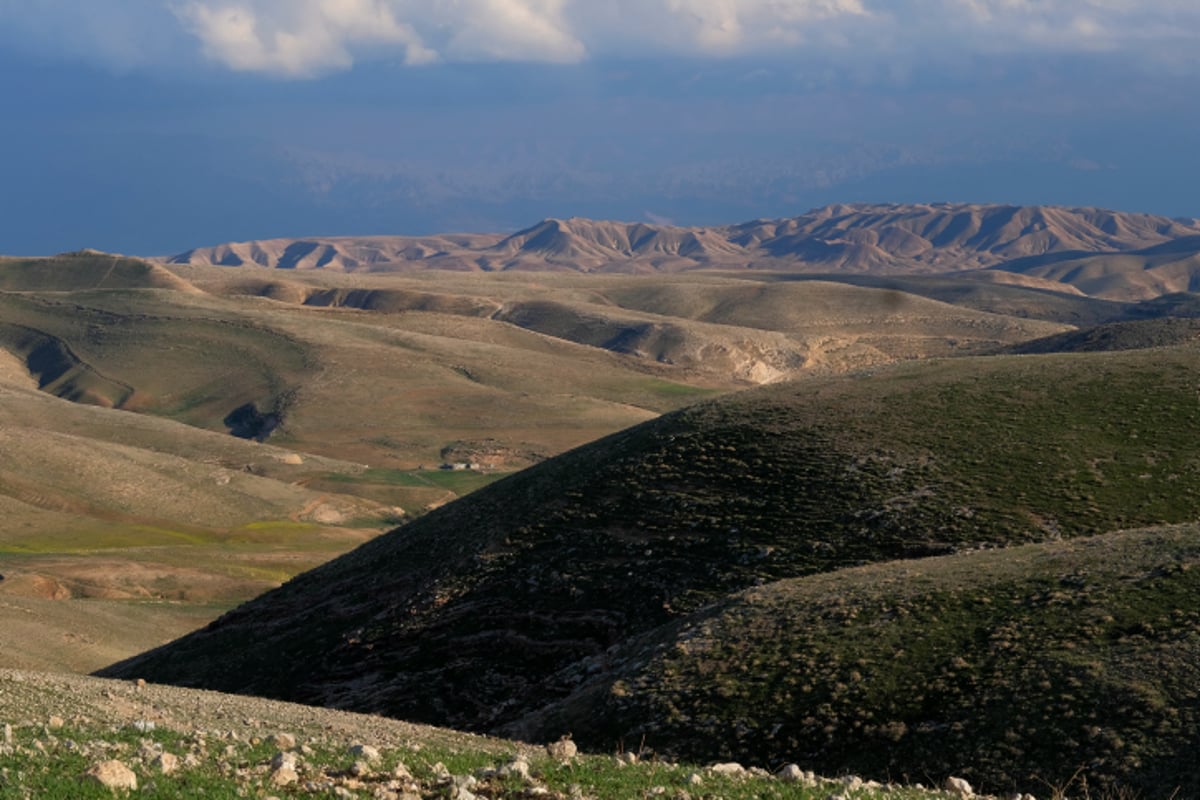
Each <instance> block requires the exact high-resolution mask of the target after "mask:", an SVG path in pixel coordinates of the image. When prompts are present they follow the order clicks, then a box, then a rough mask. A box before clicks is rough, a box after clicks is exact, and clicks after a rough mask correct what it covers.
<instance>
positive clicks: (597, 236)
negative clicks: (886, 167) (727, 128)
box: [170, 203, 1200, 274]
mask: <svg viewBox="0 0 1200 800" xmlns="http://www.w3.org/2000/svg"><path fill="white" fill-rule="evenodd" d="M1197 234H1200V227H1198V226H1197V224H1196V223H1195V221H1193V220H1172V219H1167V218H1164V217H1154V216H1150V215H1146V214H1128V213H1121V212H1112V211H1105V210H1101V209H1093V208H1055V207H1038V206H1031V207H1015V206H989V205H966V204H948V203H938V204H923V205H838V206H830V207H827V208H821V209H815V210H813V211H810V212H808V213H807V214H803V215H801V216H798V217H794V218H791V219H781V220H756V221H753V222H746V223H743V224H740V225H726V226H717V227H711V228H677V227H669V226H660V225H648V224H645V223H623V222H609V221H595V220H588V219H568V220H559V219H548V220H544V221H543V222H541V223H538V224H537V225H534V226H533V227H531V228H528V229H526V230H523V231H519V232H517V233H514V234H512V235H510V236H508V237H504V238H500V237H491V236H476V237H466V236H453V237H433V238H417V237H369V238H362V239H319V240H300V241H283V240H273V241H266V242H245V243H240V244H225V245H219V246H217V247H211V248H198V249H195V250H190V251H188V252H187V253H183V254H181V255H179V256H175V257H174V258H172V259H170V263H176V264H220V265H228V266H240V265H246V264H252V265H258V266H263V267H275V268H283V269H295V268H312V269H330V270H338V271H355V270H375V271H380V270H399V271H406V270H412V269H427V268H433V269H459V270H484V271H503V270H512V269H516V270H531V271H544V270H558V271H582V272H629V273H644V272H677V271H682V270H691V269H697V268H713V267H726V268H728V267H737V268H744V267H747V266H753V267H757V268H765V269H772V270H782V271H799V272H815V271H821V272H838V273H850V274H854V273H887V274H913V273H933V272H946V271H956V270H964V269H976V268H980V267H988V266H993V265H996V264H999V263H1001V262H1004V261H1008V260H1012V259H1016V258H1022V257H1026V256H1039V255H1042V254H1046V253H1066V252H1073V253H1078V254H1087V253H1098V252H1119V251H1127V250H1138V249H1142V248H1146V247H1151V246H1155V245H1160V244H1162V243H1164V242H1169V241H1171V240H1174V239H1178V238H1180V237H1184V236H1195V235H1197Z"/></svg>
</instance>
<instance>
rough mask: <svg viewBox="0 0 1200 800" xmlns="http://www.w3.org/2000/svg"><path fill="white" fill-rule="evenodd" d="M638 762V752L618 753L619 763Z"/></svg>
mask: <svg viewBox="0 0 1200 800" xmlns="http://www.w3.org/2000/svg"><path fill="white" fill-rule="evenodd" d="M637 762H638V757H637V753H618V754H617V763H618V764H636V763H637Z"/></svg>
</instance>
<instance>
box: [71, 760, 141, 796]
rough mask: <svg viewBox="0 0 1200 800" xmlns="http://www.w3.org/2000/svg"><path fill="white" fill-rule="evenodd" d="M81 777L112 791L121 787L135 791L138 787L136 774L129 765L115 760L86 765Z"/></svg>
mask: <svg viewBox="0 0 1200 800" xmlns="http://www.w3.org/2000/svg"><path fill="white" fill-rule="evenodd" d="M83 777H84V778H86V779H88V780H90V781H93V782H94V783H98V784H100V785H101V786H104V787H107V788H109V789H112V790H113V791H119V790H122V789H128V790H130V791H136V790H137V788H138V781H137V775H135V774H133V770H131V769H130V768H129V767H127V766H125V765H124V764H122V763H121V762H120V761H116V760H113V761H102V762H100V763H99V764H93V765H92V766H90V767H88V769H87V772H85V773H83Z"/></svg>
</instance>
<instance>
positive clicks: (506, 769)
mask: <svg viewBox="0 0 1200 800" xmlns="http://www.w3.org/2000/svg"><path fill="white" fill-rule="evenodd" d="M512 775H516V776H517V777H518V778H521V779H522V780H529V762H528V761H526V760H525V757H524V756H517V757H516V758H514V759H513V760H512V761H510V762H508V763H507V764H505V765H504V766H503V767H501V768H500V777H502V778H507V777H509V776H512Z"/></svg>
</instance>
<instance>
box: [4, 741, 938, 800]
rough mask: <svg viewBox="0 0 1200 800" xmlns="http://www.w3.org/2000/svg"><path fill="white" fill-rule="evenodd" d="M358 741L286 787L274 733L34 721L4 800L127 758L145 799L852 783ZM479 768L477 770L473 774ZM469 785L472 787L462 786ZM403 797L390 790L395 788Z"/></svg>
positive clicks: (776, 788)
mask: <svg viewBox="0 0 1200 800" xmlns="http://www.w3.org/2000/svg"><path fill="white" fill-rule="evenodd" d="M350 744H351V743H350V742H345V741H336V740H334V739H332V738H323V737H318V738H313V739H310V740H305V739H304V738H303V737H301V738H300V739H299V741H298V743H297V748H296V749H295V750H294V752H295V754H296V756H297V760H298V767H297V768H296V772H297V773H298V780H297V781H296V782H295V783H292V784H290V785H277V784H276V783H274V782H273V780H272V773H273V766H272V764H271V762H272V759H273V757H274V756H275V755H276V753H279V752H280V748H279V746H278V745H277V744H276V743H274V742H273V741H272V738H271V733H268V732H264V733H263V734H262V735H261V736H254V737H250V736H248V735H246V734H241V735H238V734H235V733H233V732H217V731H207V732H206V731H194V732H190V733H180V732H177V731H173V730H164V729H154V730H149V731H142V730H139V729H138V728H137V727H135V726H132V725H129V726H123V727H112V726H110V727H104V726H100V725H96V724H81V723H78V722H75V723H72V726H71V727H62V728H57V729H51V728H50V727H49V726H47V725H43V724H38V725H26V726H21V727H17V728H15V730H14V736H13V743H12V744H11V745H5V744H3V743H2V742H0V798H2V799H4V800H7V799H8V798H12V799H13V800H17V799H18V798H19V799H20V800H24V799H25V798H39V799H48V800H57V799H59V798H61V799H62V800H67V799H68V798H70V800H77V799H78V800H89V799H91V798H95V799H96V800H99V799H100V798H105V799H107V798H111V797H113V796H114V794H116V795H117V796H120V795H121V794H127V793H124V792H114V791H113V790H111V789H108V788H105V787H103V786H101V785H100V784H99V783H96V782H94V781H92V780H90V779H87V778H85V777H84V774H85V773H86V772H87V770H88V769H89V768H90V767H91V766H92V765H94V764H97V763H100V762H105V761H109V760H119V761H120V762H121V763H122V764H124V765H125V766H127V767H128V768H130V769H131V770H132V771H133V772H134V774H135V775H136V776H137V783H138V789H137V791H136V796H138V797H144V798H164V800H165V799H166V798H179V797H199V796H203V797H205V798H216V799H217V800H224V799H225V798H229V799H230V800H232V799H233V798H244V797H264V796H267V795H271V796H275V797H280V798H283V797H334V796H338V797H363V798H370V797H381V796H407V797H421V798H450V797H455V796H460V797H467V796H471V795H473V796H476V797H480V798H492V799H493V800H504V798H514V800H515V798H526V797H531V796H540V797H545V798H550V799H551V800H566V798H596V799H597V800H602V799H603V798H651V797H670V798H682V797H695V798H713V800H715V799H716V798H723V799H724V800H750V799H751V798H755V799H758V798H762V799H763V800H765V799H766V798H772V799H774V798H778V799H779V800H817V799H818V798H824V797H827V796H828V795H829V794H830V793H831V791H833V790H834V789H835V788H837V787H838V786H839V785H840V782H832V781H830V782H825V783H823V784H822V785H820V786H804V785H801V784H788V783H783V782H781V781H779V780H777V779H775V778H772V777H768V776H766V775H765V774H756V775H744V776H726V775H719V774H715V773H712V772H710V771H707V770H705V769H703V768H700V767H693V766H687V765H679V764H664V763H656V762H642V763H636V764H624V763H621V762H620V761H619V760H618V759H615V758H612V757H607V756H581V757H577V758H575V759H572V760H571V761H568V762H560V761H556V760H553V759H551V758H549V757H548V756H547V755H544V754H543V755H537V756H534V757H532V758H528V760H527V764H528V769H529V777H522V776H520V775H516V774H496V773H497V772H498V771H500V770H501V768H502V767H503V766H504V765H506V764H511V763H512V762H513V759H514V758H515V757H516V756H517V748H516V745H513V746H512V747H511V748H508V749H507V752H504V751H505V749H506V748H503V747H500V748H497V747H496V746H495V744H496V743H492V746H490V747H489V748H488V749H487V750H485V749H482V748H471V747H452V746H446V745H435V746H429V745H423V744H422V743H420V742H410V743H409V744H408V745H407V746H406V747H401V748H394V749H385V750H383V751H382V752H381V758H380V759H379V760H378V761H375V762H370V763H369V764H367V766H368V767H369V769H368V770H367V771H363V770H362V769H361V767H359V768H356V766H355V762H356V761H359V762H362V758H361V757H360V756H356V755H354V754H353V753H351V751H350V747H349V746H350ZM163 753H166V754H168V758H169V757H170V756H175V757H176V759H177V760H178V761H177V766H175V767H174V768H173V769H171V770H170V771H164V769H163V766H162V761H161V754H163ZM468 776H469V777H468ZM456 784H457V785H460V786H461V785H465V786H467V787H468V791H469V792H470V793H471V795H460V794H456V789H455V786H456ZM388 792H391V793H394V794H385V793H388ZM852 796H853V797H855V798H859V799H860V800H872V799H873V798H882V797H889V798H897V799H898V800H906V799H907V798H913V799H914V800H915V798H921V797H931V796H937V795H936V794H933V793H928V792H922V791H919V790H913V789H903V788H886V787H874V788H872V787H864V788H861V789H858V790H856V791H854V792H852Z"/></svg>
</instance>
